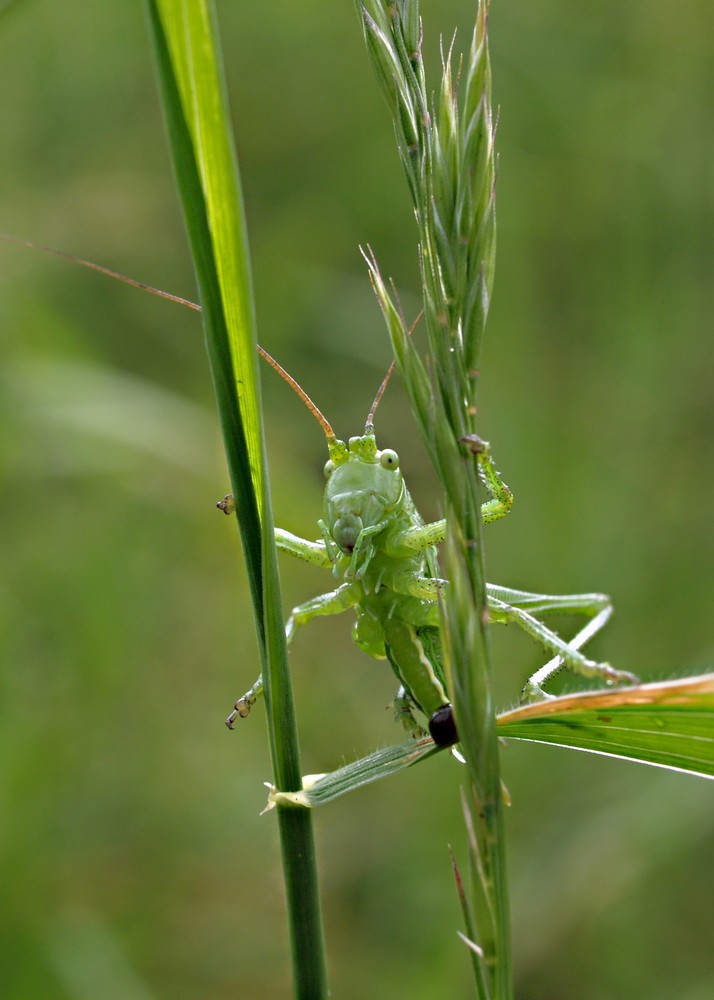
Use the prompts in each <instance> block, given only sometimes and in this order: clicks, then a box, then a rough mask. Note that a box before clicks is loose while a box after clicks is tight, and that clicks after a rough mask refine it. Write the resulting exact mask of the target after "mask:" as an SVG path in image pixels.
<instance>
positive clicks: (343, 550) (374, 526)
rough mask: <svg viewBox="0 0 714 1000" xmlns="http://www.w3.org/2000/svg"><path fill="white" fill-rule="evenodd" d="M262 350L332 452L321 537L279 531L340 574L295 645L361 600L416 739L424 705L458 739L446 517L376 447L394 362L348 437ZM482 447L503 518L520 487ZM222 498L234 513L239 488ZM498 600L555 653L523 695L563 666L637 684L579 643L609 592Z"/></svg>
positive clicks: (242, 705)
mask: <svg viewBox="0 0 714 1000" xmlns="http://www.w3.org/2000/svg"><path fill="white" fill-rule="evenodd" d="M261 354H262V356H263V357H264V358H265V359H266V360H267V361H268V362H269V363H270V364H271V365H272V366H273V367H274V368H275V369H276V370H277V371H278V372H279V373H280V374H281V375H282V376H283V377H284V378H285V379H286V381H288V382H289V384H290V385H291V386H292V387H293V388H294V390H295V391H296V392H297V393H298V395H299V396H300V397H301V399H302V400H303V401H304V402H305V404H306V406H307V407H308V408H309V409H310V411H311V412H312V413H313V415H314V416H315V418H316V419H317V420H318V422H319V423H320V425H321V427H322V429H323V431H324V433H325V437H326V438H327V449H328V454H329V458H328V461H327V463H326V464H325V477H326V479H327V483H326V486H325V494H324V501H323V516H322V518H321V519H320V520H319V521H318V528H319V531H320V538H318V539H317V540H315V541H310V540H308V539H305V538H301V537H299V536H297V535H293V534H291V533H290V532H287V531H283V530H282V529H280V528H276V530H275V541H276V544H277V547H278V549H280V550H282V551H284V552H289V553H290V554H291V555H293V556H297V557H298V558H300V559H303V560H305V561H306V562H309V563H312V564H313V565H317V566H323V567H325V568H326V569H331V570H332V573H333V575H334V576H335V578H336V579H337V580H339V581H340V583H339V585H338V586H337V588H336V589H335V590H332V591H329V592H328V593H325V594H321V595H319V596H317V597H314V598H312V599H311V600H309V601H306V602H305V603H304V604H300V605H298V606H297V607H296V608H293V611H292V613H291V615H290V617H289V619H288V622H287V625H286V636H287V640H288V643H290V642H291V641H292V639H293V637H294V635H295V632H296V630H297V628H298V626H300V625H304V624H306V623H307V622H309V621H310V620H311V619H313V618H316V617H318V616H320V615H336V614H340V613H341V612H343V611H347V610H349V609H353V611H354V612H355V615H356V621H355V625H354V631H353V637H354V640H355V642H356V643H357V645H358V646H359V647H360V648H361V649H362V650H364V652H365V653H368V654H369V655H370V656H373V657H375V658H377V659H387V660H388V661H389V663H390V664H391V666H392V669H393V671H394V673H395V675H396V677H397V680H398V682H399V689H398V691H397V695H396V698H395V700H394V706H395V715H396V717H397V719H398V720H399V721H401V723H402V724H403V726H404V728H405V729H406V730H407V732H408V733H409V735H410V736H414V737H420V736H423V735H424V729H423V726H422V724H421V723H420V722H419V721H417V717H416V713H418V714H420V715H421V716H423V717H424V720H425V722H426V724H427V725H428V730H429V733H430V735H431V737H432V739H433V740H434V742H435V743H436V744H437V745H438V746H450V745H452V744H454V743H456V742H457V741H458V732H457V728H456V722H455V719H454V713H453V709H452V707H451V703H450V700H449V694H448V687H447V682H446V677H445V673H444V666H443V661H442V656H441V642H440V632H439V614H440V612H439V601H440V600H447V601H448V583H447V582H446V581H445V580H442V579H441V578H440V577H439V574H438V566H437V560H436V548H435V546H436V545H437V544H438V543H439V542H441V541H443V540H444V537H445V532H446V522H445V520H443V519H442V520H439V521H433V522H431V523H428V524H425V523H424V521H423V520H422V518H421V517H420V516H419V513H418V511H417V509H416V507H415V505H414V502H413V501H412V498H411V497H410V495H409V491H408V490H407V487H406V485H405V483H404V478H403V475H402V471H401V469H400V464H399V456H398V455H397V453H396V452H395V451H392V450H391V449H389V448H386V449H383V450H380V449H379V448H378V446H377V440H376V437H375V433H374V414H375V411H376V408H377V405H378V403H379V401H380V399H381V397H382V394H383V392H384V390H385V388H386V385H387V382H388V380H389V377H390V375H391V373H392V370H393V366H392V368H390V370H389V372H388V373H387V376H386V377H385V379H384V381H383V382H382V385H381V386H380V389H379V392H378V393H377V396H376V398H375V400H374V403H373V404H372V407H371V409H370V412H369V415H368V417H367V421H366V424H365V429H364V433H363V434H362V435H360V436H359V437H352V438H350V439H349V441H348V443H347V444H345V442H344V441H340V440H338V438H337V437H336V435H335V433H334V431H333V429H332V427H331V425H330V424H329V422H328V421H327V419H326V418H325V417H324V416H323V414H322V413H321V412H320V410H319V409H318V408H317V406H315V404H314V403H313V402H312V400H311V399H310V398H309V396H308V395H307V394H306V393H305V392H304V390H303V389H302V388H301V387H300V386H299V385H298V384H297V383H296V382H295V380H294V379H293V378H292V377H291V376H289V375H288V374H287V373H286V372H285V371H284V370H283V369H282V368H281V366H280V365H279V364H278V363H277V362H276V361H274V359H273V358H271V357H270V356H269V355H268V354H267V352H264V351H261ZM473 444H474V447H473V448H472V451H473V453H474V457H475V461H476V462H477V463H478V468H479V473H480V475H481V479H482V481H483V482H484V485H485V486H486V488H487V490H488V492H489V494H490V499H488V500H487V501H486V502H485V503H484V504H483V505H482V508H481V513H482V517H483V519H484V521H494V520H496V519H497V518H500V517H503V516H504V515H506V514H507V513H508V512H509V511H510V509H511V506H512V503H513V495H512V493H511V491H510V490H509V488H508V487H507V486H506V484H505V483H504V482H503V480H502V479H501V477H500V475H499V473H498V472H497V470H496V467H495V465H494V463H493V460H492V458H491V452H490V448H489V446H488V444H487V443H486V442H484V441H479V442H478V443H477V446H476V443H473ZM218 506H219V507H220V508H221V509H222V510H224V512H225V513H227V514H228V513H231V512H232V510H233V504H232V498H231V497H230V495H229V496H227V497H225V498H224V499H223V500H221V501H220V502H219V503H218ZM488 606H489V615H490V620H491V621H494V622H501V623H504V624H505V623H508V622H515V623H517V624H518V625H520V626H521V628H523V629H524V630H525V631H526V632H527V633H528V634H530V635H531V636H532V637H533V638H534V639H535V640H536V641H537V642H538V643H539V644H540V645H541V646H542V647H543V648H544V649H546V650H547V651H548V652H550V653H551V654H553V659H551V660H550V661H549V662H548V663H547V664H546V665H545V667H543V668H541V670H539V671H537V673H536V674H534V675H533V676H532V677H531V678H530V680H529V681H528V683H527V685H526V688H525V690H524V696H525V697H527V698H543V697H547V695H546V694H545V692H544V691H543V688H542V685H543V683H544V682H545V681H546V679H547V678H549V677H550V676H551V675H552V674H553V673H555V672H556V671H557V670H558V669H560V668H561V667H562V666H566V667H568V668H570V669H571V670H573V671H575V672H576V673H580V674H583V675H585V676H587V677H599V678H602V679H603V680H605V681H606V682H607V683H620V682H635V681H636V678H635V677H634V676H633V675H632V674H630V673H627V672H625V671H619V670H614V669H613V668H612V667H610V666H609V665H608V664H606V663H596V662H595V661H593V660H589V659H587V658H586V657H584V656H583V654H582V653H580V652H579V648H580V646H582V645H583V644H584V643H585V642H586V641H587V640H588V639H589V638H590V637H591V636H592V635H594V633H595V632H596V631H598V630H599V629H600V628H601V627H602V626H603V625H604V624H605V622H606V621H607V619H608V618H609V617H610V614H611V611H612V609H611V604H610V600H609V598H607V597H606V596H605V595H603V594H575V595H564V596H546V595H543V594H533V593H528V592H526V591H519V590H511V589H509V588H506V587H499V586H494V585H492V584H489V585H488ZM549 612H553V613H554V612H558V613H561V612H575V613H579V614H583V615H586V616H587V617H588V618H589V619H590V620H589V621H588V623H587V624H586V625H585V626H584V628H582V629H581V630H580V631H579V632H578V633H577V635H576V636H575V638H574V639H572V640H570V642H566V641H564V640H563V639H561V637H560V636H559V635H558V634H557V633H556V632H554V631H552V630H551V629H549V628H547V627H546V626H545V625H544V624H543V623H542V621H540V618H539V617H538V615H539V614H547V613H549ZM262 690H263V684H262V679H261V678H260V677H259V678H258V680H257V681H256V682H255V684H254V685H253V687H252V688H250V690H249V691H247V692H246V694H244V695H243V696H242V697H241V698H240V699H239V700H238V701H237V702H236V704H235V707H234V709H233V711H232V712H231V714H230V715H229V716H228V719H227V720H226V724H227V726H228V727H229V728H230V729H232V728H233V723H234V721H235V719H236V718H237V717H241V718H245V717H246V716H248V715H249V713H250V711H251V709H252V707H253V705H254V704H255V702H256V700H257V698H258V697H259V696H260V695H261V694H262Z"/></svg>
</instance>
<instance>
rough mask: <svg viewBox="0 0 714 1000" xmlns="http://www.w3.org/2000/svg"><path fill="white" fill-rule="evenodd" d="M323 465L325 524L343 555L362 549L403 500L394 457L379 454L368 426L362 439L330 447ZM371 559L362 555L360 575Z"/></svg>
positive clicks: (384, 525) (389, 453)
mask: <svg viewBox="0 0 714 1000" xmlns="http://www.w3.org/2000/svg"><path fill="white" fill-rule="evenodd" d="M329 450H330V459H329V461H328V462H327V464H326V465H325V476H326V477H327V486H326V487H325V509H324V524H325V527H326V529H327V532H328V533H329V535H330V538H331V539H332V540H333V541H334V542H335V544H336V545H337V546H338V548H339V549H340V550H341V551H342V552H343V553H344V554H345V555H352V554H353V553H354V552H355V550H359V549H361V548H362V546H363V543H364V541H365V539H367V538H369V537H370V536H372V535H375V534H377V533H378V532H379V531H380V530H381V529H382V528H384V527H386V525H387V523H388V522H389V519H390V516H391V515H393V513H394V511H395V510H396V509H397V508H398V507H399V505H400V503H401V502H402V498H403V496H404V480H403V479H402V474H401V472H400V471H399V458H398V456H397V453H396V452H395V451H392V450H391V449H390V448H386V449H384V450H383V451H380V450H379V449H378V448H377V441H376V438H375V436H374V431H373V430H372V429H371V428H370V427H369V426H368V427H367V428H365V433H364V434H363V435H362V437H353V438H350V440H349V443H348V445H345V444H344V442H342V441H331V442H329ZM369 558H370V556H369V555H368V553H367V551H366V550H365V551H364V554H363V563H362V572H364V570H365V569H366V568H367V564H368V561H369Z"/></svg>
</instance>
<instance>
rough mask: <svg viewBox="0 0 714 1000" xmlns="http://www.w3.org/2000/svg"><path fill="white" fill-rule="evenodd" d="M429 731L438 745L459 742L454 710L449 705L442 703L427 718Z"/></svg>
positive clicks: (445, 745)
mask: <svg viewBox="0 0 714 1000" xmlns="http://www.w3.org/2000/svg"><path fill="white" fill-rule="evenodd" d="M429 733H430V734H431V738H432V739H433V741H434V743H436V745H437V746H438V747H450V746H453V744H454V743H458V742H459V734H458V733H457V732H456V720H455V719H454V710H453V708H452V707H451V705H448V704H447V705H442V706H441V708H437V710H436V711H435V712H434V714H433V715H432V717H431V718H430V719H429Z"/></svg>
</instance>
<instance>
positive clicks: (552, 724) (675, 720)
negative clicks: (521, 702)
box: [498, 674, 714, 778]
mask: <svg viewBox="0 0 714 1000" xmlns="http://www.w3.org/2000/svg"><path fill="white" fill-rule="evenodd" d="M498 732H499V736H507V737H510V738H513V739H519V740H534V741H536V742H538V743H550V744H552V745H554V746H564V747H569V748H570V749H573V750H585V751H588V752H590V753H597V754H604V755H605V756H608V757H621V758H623V759H624V760H634V761H639V762H641V763H643V764H651V765H653V766H654V767H664V768H669V769H670V770H675V771H687V772H689V773H690V774H697V775H700V776H701V777H705V778H714V674H704V675H703V676H701V677H687V678H684V679H682V680H676V681H664V682H661V683H655V684H642V685H640V686H639V687H636V688H625V689H622V690H619V691H606V692H602V691H593V692H583V693H582V694H575V695H570V696H567V697H561V698H552V699H550V698H549V699H548V700H547V701H540V702H537V703H536V704H534V705H525V706H523V707H522V708H515V709H513V710H512V711H510V712H503V713H501V714H500V715H499V717H498Z"/></svg>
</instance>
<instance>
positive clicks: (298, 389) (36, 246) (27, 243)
mask: <svg viewBox="0 0 714 1000" xmlns="http://www.w3.org/2000/svg"><path fill="white" fill-rule="evenodd" d="M0 240H3V241H4V242H5V243H14V244H16V245H17V246H21V247H27V248H28V249H29V250H39V251H40V253H45V254H48V255H49V256H51V257H60V258H61V259H62V260H67V261H69V262H70V263H71V264H81V265H82V267H88V268H89V270H90V271H98V272H99V273H100V274H105V275H106V276H107V277H108V278H116V279H117V281H123V282H124V284H125V285H131V286H132V288H140V289H141V290H142V291H143V292H149V294H151V295H157V296H158V297H159V298H161V299H168V301H169V302H176V303H177V304H178V305H180V306H186V307H187V308H188V309H194V310H195V311H196V312H202V311H203V310H202V308H201V306H200V305H199V304H198V303H197V302H192V301H191V300H190V299H184V298H182V297H181V296H180V295H172V294H171V292H164V291H162V290H161V289H160V288H155V287H154V286H153V285H147V284H146V282H144V281H137V280H136V279H135V278H129V277H127V276H126V275H125V274H121V273H120V272H119V271H113V270H112V269H111V268H110V267H104V266H103V265H102V264H95V263H93V262H92V261H91V260H85V259H84V258H83V257H77V256H75V254H72V253H65V252H64V251H63V250H55V249H54V247H47V246H44V245H43V244H42V243H33V242H32V241H31V240H20V239H18V238H17V237H16V236H7V235H6V234H5V233H0ZM255 346H256V347H257V349H258V354H259V355H260V356H261V358H263V359H264V360H265V361H267V362H268V364H269V365H270V366H271V368H274V369H275V371H276V372H277V373H278V375H280V377H281V378H283V379H285V381H286V382H287V383H288V385H289V386H290V388H291V389H292V390H293V391H294V392H295V393H296V394H297V395H298V396H299V397H300V399H301V400H302V401H303V403H304V404H305V406H306V407H307V408H308V410H309V411H310V413H312V415H313V417H314V418H315V419H316V420H317V422H318V423H319V425H320V427H322V429H323V431H324V432H325V437H326V438H327V439H328V441H333V440H334V439H335V432H334V431H333V429H332V425H331V424H330V422H329V420H328V419H327V417H326V416H325V415H324V414H323V413H322V412H321V411H320V409H319V408H318V407H317V406H316V405H315V404H314V403H313V401H312V400H311V399H310V397H309V396H308V394H307V393H306V392H305V390H304V389H303V388H302V386H301V385H299V383H298V382H296V381H295V379H294V378H293V377H292V375H289V374H288V373H287V372H286V371H285V369H284V368H283V366H282V365H280V364H278V362H277V361H276V360H275V358H274V357H273V356H272V355H271V354H268V352H267V351H266V350H265V348H263V347H261V346H260V344H256V345H255ZM392 367H393V366H392ZM386 381H389V378H387V379H386ZM384 388H386V383H385V386H384ZM382 391H384V389H382ZM375 406H376V404H375ZM373 409H374V407H373Z"/></svg>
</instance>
